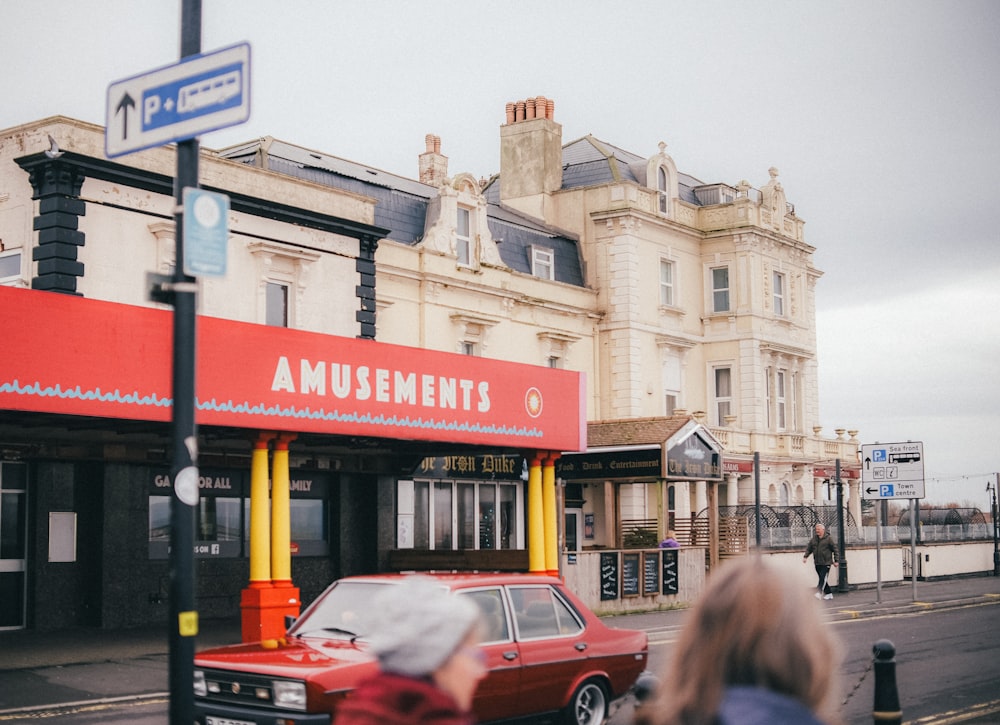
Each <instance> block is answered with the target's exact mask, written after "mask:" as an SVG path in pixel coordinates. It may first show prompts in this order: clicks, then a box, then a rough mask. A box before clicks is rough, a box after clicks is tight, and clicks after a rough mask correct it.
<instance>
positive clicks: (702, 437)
mask: <svg viewBox="0 0 1000 725" xmlns="http://www.w3.org/2000/svg"><path fill="white" fill-rule="evenodd" d="M722 454H723V448H722V444H721V443H719V441H718V440H716V438H715V436H713V435H712V434H711V433H710V432H709V431H708V429H707V428H705V427H704V426H703V425H702V424H700V423H698V421H696V420H695V419H693V418H691V417H689V416H686V415H685V416H672V417H669V418H634V419H631V420H619V421H598V422H593V423H589V424H588V425H587V450H586V451H584V452H582V453H564V454H563V456H562V457H561V458H560V459H559V461H558V462H557V463H556V473H557V475H558V476H559V477H560V478H563V479H564V480H567V481H573V480H613V479H618V478H628V479H642V478H645V479H648V480H651V479H660V478H663V479H671V480H698V481H721V480H722V478H723V464H722Z"/></svg>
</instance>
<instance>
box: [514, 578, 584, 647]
mask: <svg viewBox="0 0 1000 725" xmlns="http://www.w3.org/2000/svg"><path fill="white" fill-rule="evenodd" d="M510 598H511V602H512V604H513V607H514V616H515V618H516V620H517V631H518V635H519V636H520V637H521V638H522V639H531V638H535V637H559V636H564V635H571V634H576V633H577V632H579V631H580V630H581V629H583V625H581V624H580V621H579V620H578V619H577V618H576V617H575V616H574V615H573V612H572V610H570V608H569V607H568V606H567V605H566V603H565V602H564V601H563V600H562V599H560V598H559V597H558V596H557V595H556V593H555V592H554V591H552V589H551V588H550V587H512V588H511V590H510Z"/></svg>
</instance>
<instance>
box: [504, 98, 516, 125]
mask: <svg viewBox="0 0 1000 725" xmlns="http://www.w3.org/2000/svg"><path fill="white" fill-rule="evenodd" d="M504 110H505V111H506V112H507V124H508V125H510V124H512V123H514V104H513V103H508V104H507V106H506V108H505V109H504Z"/></svg>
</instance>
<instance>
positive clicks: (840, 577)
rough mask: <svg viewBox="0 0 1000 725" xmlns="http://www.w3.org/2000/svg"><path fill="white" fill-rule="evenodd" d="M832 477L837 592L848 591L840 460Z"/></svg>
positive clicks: (842, 483)
mask: <svg viewBox="0 0 1000 725" xmlns="http://www.w3.org/2000/svg"><path fill="white" fill-rule="evenodd" d="M834 477H835V478H836V479H837V548H838V557H837V558H838V559H839V560H840V562H839V563H840V566H838V567H837V591H838V592H840V593H841V594H843V593H845V592H847V591H848V584H847V552H846V547H845V545H844V538H845V537H844V482H843V481H842V480H841V478H840V459H839V458H838V459H837V460H836V469H835V471H834Z"/></svg>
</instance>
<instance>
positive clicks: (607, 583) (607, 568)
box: [601, 551, 618, 602]
mask: <svg viewBox="0 0 1000 725" xmlns="http://www.w3.org/2000/svg"><path fill="white" fill-rule="evenodd" d="M617 598H618V554H616V553H614V552H610V551H602V552H601V601H602V602H603V601H607V600H609V599H617Z"/></svg>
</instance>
